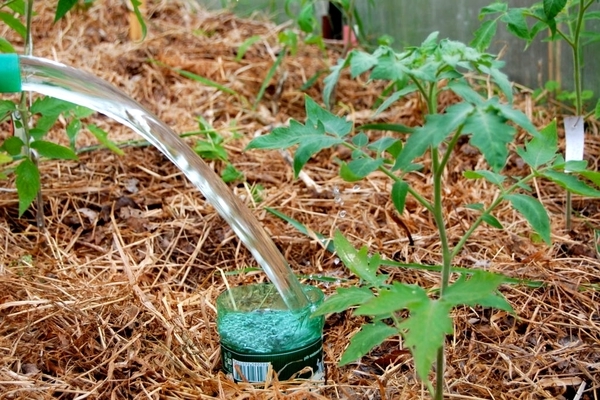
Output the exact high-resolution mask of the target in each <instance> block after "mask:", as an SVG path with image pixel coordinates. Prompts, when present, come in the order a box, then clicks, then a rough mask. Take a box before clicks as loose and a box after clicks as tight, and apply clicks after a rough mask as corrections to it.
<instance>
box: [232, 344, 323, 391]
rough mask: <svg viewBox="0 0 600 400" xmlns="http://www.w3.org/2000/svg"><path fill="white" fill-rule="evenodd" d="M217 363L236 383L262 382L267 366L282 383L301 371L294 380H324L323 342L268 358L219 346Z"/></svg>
mask: <svg viewBox="0 0 600 400" xmlns="http://www.w3.org/2000/svg"><path fill="white" fill-rule="evenodd" d="M221 360H222V362H223V371H224V372H225V373H226V374H227V375H229V376H232V377H233V379H234V380H235V381H236V382H241V381H248V382H264V381H265V380H266V378H267V373H268V371H269V366H272V368H273V370H274V371H275V372H277V376H278V378H279V380H282V381H283V380H287V379H290V378H291V377H292V376H293V375H294V374H296V373H298V372H300V371H302V370H304V369H306V370H307V372H303V373H301V374H299V375H297V376H296V377H297V378H303V379H313V380H321V379H323V378H324V376H325V368H324V365H323V338H319V339H317V340H315V341H314V342H313V343H311V344H309V345H307V346H304V347H302V348H299V349H295V350H292V351H287V352H284V353H271V354H247V353H240V352H238V351H235V350H233V349H232V348H231V347H229V346H227V345H224V344H223V343H221Z"/></svg>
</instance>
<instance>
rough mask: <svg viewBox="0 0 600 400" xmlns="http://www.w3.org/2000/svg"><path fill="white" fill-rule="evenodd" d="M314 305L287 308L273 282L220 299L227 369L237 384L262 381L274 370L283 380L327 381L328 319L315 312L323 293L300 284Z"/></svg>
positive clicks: (227, 293)
mask: <svg viewBox="0 0 600 400" xmlns="http://www.w3.org/2000/svg"><path fill="white" fill-rule="evenodd" d="M302 288H303V290H304V292H305V294H306V296H307V297H308V299H309V300H310V303H311V304H310V305H309V306H307V307H305V308H303V309H301V310H294V311H292V310H289V309H288V308H287V307H286V305H285V303H284V302H283V300H282V298H281V296H280V295H279V293H278V292H277V290H275V288H274V287H273V285H272V284H269V283H265V284H255V285H244V286H239V287H235V288H231V289H229V290H227V291H225V292H223V293H221V294H220V295H219V297H218V298H217V329H218V331H219V335H220V336H221V360H222V364H223V365H222V367H223V371H224V372H225V373H226V374H227V375H228V376H230V377H232V378H233V379H234V380H235V381H238V382H239V381H247V382H264V381H265V380H266V378H267V375H268V373H269V369H270V368H271V369H272V370H273V371H274V372H275V373H277V377H278V379H279V380H287V379H290V378H306V379H312V380H321V379H323V378H324V366H323V324H324V317H323V316H318V317H312V316H311V313H312V311H314V310H315V308H316V307H317V306H318V305H319V304H321V303H322V302H323V298H324V295H323V292H322V291H321V290H319V289H318V288H316V287H313V286H306V285H303V286H302Z"/></svg>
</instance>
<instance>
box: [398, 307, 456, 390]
mask: <svg viewBox="0 0 600 400" xmlns="http://www.w3.org/2000/svg"><path fill="white" fill-rule="evenodd" d="M450 309H451V306H450V305H449V304H448V303H446V302H443V301H439V300H431V299H428V301H427V302H419V303H416V304H415V307H413V308H411V310H410V317H408V318H407V319H406V320H404V321H402V322H401V323H400V325H399V326H398V328H399V329H400V330H401V331H403V332H404V333H403V334H402V336H403V337H404V345H405V346H406V347H408V348H409V349H410V350H411V353H412V355H413V357H414V359H415V367H416V370H417V375H418V376H419V378H420V379H422V380H427V376H428V374H429V371H430V369H431V365H432V364H433V362H434V360H435V359H436V357H437V353H438V350H439V349H440V348H441V347H442V346H443V344H444V340H445V338H446V335H449V334H451V333H452V332H453V329H452V328H453V326H452V319H451V318H450V316H449V315H448V314H449V312H450Z"/></svg>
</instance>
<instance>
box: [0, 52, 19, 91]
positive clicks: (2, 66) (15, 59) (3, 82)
mask: <svg viewBox="0 0 600 400" xmlns="http://www.w3.org/2000/svg"><path fill="white" fill-rule="evenodd" d="M20 91H21V66H20V65H19V55H18V54H16V53H7V54H0V93H18V92H20Z"/></svg>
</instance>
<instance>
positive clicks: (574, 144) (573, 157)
mask: <svg viewBox="0 0 600 400" xmlns="http://www.w3.org/2000/svg"><path fill="white" fill-rule="evenodd" d="M564 124H565V139H566V149H565V161H581V160H583V148H584V146H585V144H584V141H585V138H584V132H583V117H581V116H579V117H565V119H564ZM565 172H570V171H568V170H566V169H565Z"/></svg>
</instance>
